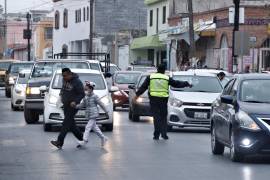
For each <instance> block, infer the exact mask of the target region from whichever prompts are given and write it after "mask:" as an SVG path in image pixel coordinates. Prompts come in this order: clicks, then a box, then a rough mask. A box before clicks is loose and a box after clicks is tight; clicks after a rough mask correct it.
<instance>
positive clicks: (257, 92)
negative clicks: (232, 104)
mask: <svg viewBox="0 0 270 180" xmlns="http://www.w3.org/2000/svg"><path fill="white" fill-rule="evenodd" d="M269 89H270V79H254V80H245V81H243V82H242V84H241V89H240V100H241V101H244V102H251V103H270V91H269Z"/></svg>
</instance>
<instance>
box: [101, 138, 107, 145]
mask: <svg viewBox="0 0 270 180" xmlns="http://www.w3.org/2000/svg"><path fill="white" fill-rule="evenodd" d="M107 141H108V138H107V137H103V138H102V139H101V147H104V146H105V145H106V143H107Z"/></svg>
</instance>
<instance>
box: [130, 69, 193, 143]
mask: <svg viewBox="0 0 270 180" xmlns="http://www.w3.org/2000/svg"><path fill="white" fill-rule="evenodd" d="M165 70H166V66H165V65H164V64H161V65H159V66H158V72H157V73H153V74H151V75H150V76H148V77H147V78H146V79H145V81H144V83H143V84H142V86H141V87H140V88H139V90H138V91H137V92H136V97H135V99H137V98H138V97H139V96H140V95H142V94H143V93H144V92H145V91H146V90H147V89H148V90H149V99H150V106H151V111H152V114H153V116H154V127H155V131H154V138H153V139H154V140H159V136H160V135H161V137H162V138H163V139H165V140H168V139H169V137H168V136H167V115H168V99H169V86H172V87H175V88H184V87H192V85H191V84H189V83H188V82H187V81H176V80H174V79H172V78H170V77H169V76H168V75H166V74H165Z"/></svg>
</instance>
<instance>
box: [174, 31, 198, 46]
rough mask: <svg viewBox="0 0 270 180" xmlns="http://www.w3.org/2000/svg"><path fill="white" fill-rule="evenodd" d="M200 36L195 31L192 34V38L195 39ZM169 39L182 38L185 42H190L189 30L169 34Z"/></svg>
mask: <svg viewBox="0 0 270 180" xmlns="http://www.w3.org/2000/svg"><path fill="white" fill-rule="evenodd" d="M199 38H200V37H199V36H198V35H197V34H196V33H195V34H194V40H195V41H197V40H198V39H199ZM169 39H171V40H184V41H186V43H188V44H190V40H189V32H185V33H181V34H174V35H169Z"/></svg>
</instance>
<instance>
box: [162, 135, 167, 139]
mask: <svg viewBox="0 0 270 180" xmlns="http://www.w3.org/2000/svg"><path fill="white" fill-rule="evenodd" d="M161 137H162V138H163V139H164V140H168V139H169V136H167V135H164V136H161Z"/></svg>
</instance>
